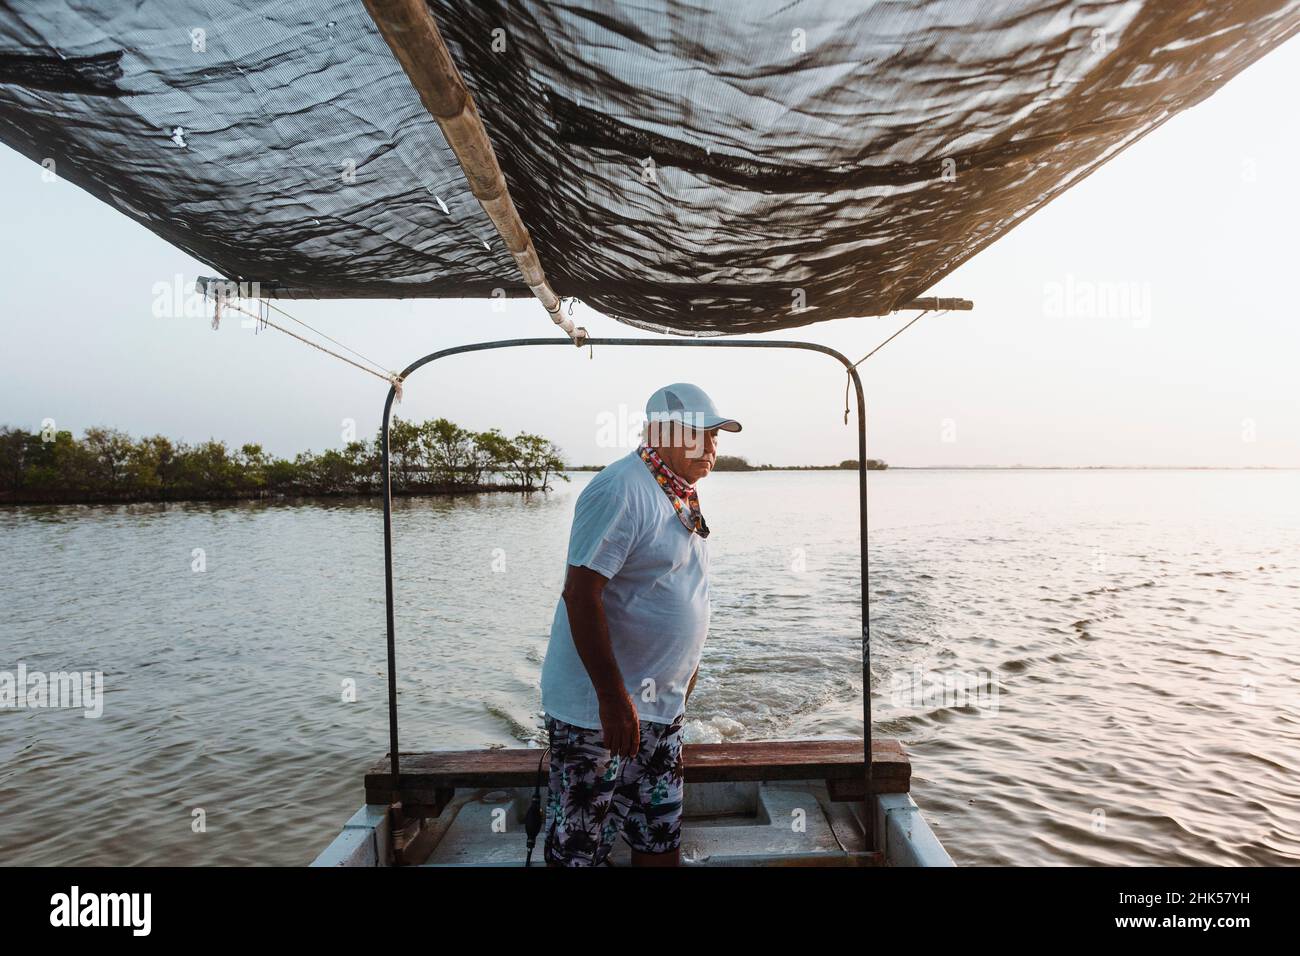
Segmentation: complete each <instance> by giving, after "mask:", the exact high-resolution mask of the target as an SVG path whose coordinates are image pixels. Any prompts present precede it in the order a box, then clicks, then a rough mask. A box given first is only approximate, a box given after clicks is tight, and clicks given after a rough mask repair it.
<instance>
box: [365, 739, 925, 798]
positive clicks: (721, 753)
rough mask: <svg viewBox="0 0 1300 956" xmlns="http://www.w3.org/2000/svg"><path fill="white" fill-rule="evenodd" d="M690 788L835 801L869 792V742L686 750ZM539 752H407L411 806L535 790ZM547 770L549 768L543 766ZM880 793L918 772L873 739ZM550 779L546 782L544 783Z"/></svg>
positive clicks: (382, 768)
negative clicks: (743, 789)
mask: <svg viewBox="0 0 1300 956" xmlns="http://www.w3.org/2000/svg"><path fill="white" fill-rule="evenodd" d="M683 751H684V752H683V763H684V764H685V774H686V782H687V783H716V782H723V781H756V780H825V781H828V783H830V785H831V786H832V787H833V788H834V790H835V799H854V798H855V797H854V796H853V795H854V794H856V795H857V796H856V799H861V798H862V796H863V795H864V794H865V791H866V787H865V780H864V777H865V774H864V772H863V761H862V742H861V741H857V740H761V741H740V742H733V743H722V744H686V745H685V747H684V748H683ZM541 757H542V753H541V751H539V750H524V749H511V750H437V751H431V752H426V753H402V754H401V767H402V793H401V797H402V799H403V802H404V803H416V804H421V803H423V804H436V803H442V802H445V796H446V791H447V790H448V789H476V790H477V789H485V788H492V787H531V786H532V785H533V784H534V783H535V782H536V779H537V767H538V761H539V760H541ZM542 769H543V770H545V769H546V766H545V764H544V763H543V764H542ZM871 772H872V791H873V792H874V793H906V792H907V790H908V787H909V786H910V784H911V776H912V767H911V763H910V762H909V760H908V758H907V754H906V752H905V751H904V750H903V746H902V744H901V743H899V742H898V741H897V740H893V739H886V740H873V741H872V762H871ZM543 779H544V778H543ZM394 796H395V794H394V793H393V787H392V775H391V774H390V773H389V762H388V758H387V757H385V758H384V759H383V760H382V761H380V762H379V763H377V764H375V766H374V767H372V768H371V769H370V771H369V772H368V773H367V774H366V802H367V803H381V804H385V803H388V802H390V801H391V800H392V799H393V798H394Z"/></svg>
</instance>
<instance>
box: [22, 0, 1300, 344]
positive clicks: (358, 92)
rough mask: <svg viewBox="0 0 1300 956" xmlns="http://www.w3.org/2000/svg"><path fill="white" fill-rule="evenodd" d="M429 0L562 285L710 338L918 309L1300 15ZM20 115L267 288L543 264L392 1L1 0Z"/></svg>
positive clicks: (1239, 8) (480, 285) (486, 273)
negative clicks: (403, 53) (473, 155)
mask: <svg viewBox="0 0 1300 956" xmlns="http://www.w3.org/2000/svg"><path fill="white" fill-rule="evenodd" d="M430 8H431V10H432V12H433V14H434V17H435V19H436V21H437V23H438V25H439V28H440V29H441V31H442V34H443V36H444V38H445V40H446V42H447V45H448V47H449V49H450V50H451V52H452V55H453V57H454V59H455V60H456V63H457V64H458V66H459V67H460V70H461V72H462V74H463V75H464V77H465V81H466V84H467V85H468V86H469V88H470V90H471V92H472V93H473V95H474V97H475V100H476V102H477V104H478V109H479V113H480V114H481V116H482V118H483V122H484V124H485V126H486V128H487V130H488V133H489V136H490V137H491V139H492V142H493V145H494V147H495V149H496V152H497V156H498V158H499V160H500V163H501V166H502V169H503V170H504V172H505V176H506V180H507V182H508V184H509V187H510V191H511V194H512V195H513V197H514V200H515V203H516V205H517V207H518V209H519V212H520V214H521V216H522V218H523V221H524V223H525V224H526V225H527V227H528V229H529V231H530V232H531V233H532V236H533V240H534V243H535V245H536V247H537V251H538V254H539V255H540V257H541V261H542V264H543V266H544V268H545V269H546V272H547V276H548V278H549V279H550V282H551V285H552V286H553V287H554V289H555V290H556V291H557V292H558V293H560V294H561V295H566V296H577V297H579V298H581V299H582V300H583V301H585V302H587V303H588V304H589V305H591V306H592V307H594V308H596V309H597V310H599V311H601V312H604V313H605V314H607V315H610V316H613V317H614V318H617V319H619V320H620V321H623V322H626V323H629V324H631V325H636V326H641V327H644V328H652V329H658V330H673V331H681V332H690V333H695V334H713V333H739V332H755V331H765V330H772V329H780V328H788V327H792V326H798V325H804V324H807V323H810V322H817V321H821V320H825V319H832V318H841V317H847V316H860V315H877V314H883V313H886V312H888V311H890V310H891V309H893V308H895V307H897V306H898V305H900V304H901V303H902V302H904V301H907V300H908V299H911V298H913V297H915V296H918V295H921V294H922V293H924V292H925V291H927V290H928V289H929V288H930V287H931V286H932V285H933V284H934V283H935V282H937V281H938V280H939V279H941V278H942V277H943V276H944V275H946V274H947V273H949V272H950V271H952V270H953V269H954V268H955V267H956V266H957V265H958V264H960V263H961V262H963V261H964V260H966V259H967V258H969V257H970V256H971V255H973V254H974V253H975V252H977V251H978V250H979V249H981V248H982V247H984V246H985V245H987V244H988V243H989V242H991V241H992V240H994V239H996V238H997V237H998V236H1000V235H1002V234H1003V233H1005V232H1006V231H1007V230H1008V229H1010V228H1011V227H1012V226H1014V225H1015V224H1016V223H1017V222H1019V221H1020V220H1021V219H1023V218H1024V217H1025V216H1027V215H1029V214H1030V213H1031V212H1033V211H1034V210H1035V209H1037V208H1039V207H1040V206H1041V205H1043V204H1044V203H1046V202H1048V201H1050V200H1051V199H1052V198H1053V197H1054V196H1055V195H1057V194H1059V193H1060V192H1061V191H1062V190H1064V189H1067V188H1069V186H1070V185H1072V184H1073V183H1075V182H1077V181H1078V180H1079V179H1080V178H1082V177H1083V176H1085V175H1087V174H1088V172H1090V171H1091V170H1092V169H1095V168H1096V167H1097V166H1098V165H1100V164H1101V163H1103V162H1105V161H1106V160H1107V159H1109V158H1111V157H1112V156H1114V155H1115V154H1116V153H1117V152H1118V151H1119V150H1121V149H1123V148H1124V147H1125V146H1126V145H1128V144H1130V143H1132V142H1133V141H1134V140H1136V139H1137V138H1139V137H1141V136H1142V135H1144V134H1145V133H1147V132H1149V131H1150V130H1151V129H1153V128H1155V127H1156V126H1158V125H1159V124H1160V123H1162V122H1163V121H1164V120H1166V119H1167V118H1169V117H1170V116H1172V115H1174V114H1176V113H1177V112H1179V111H1180V110H1183V109H1186V108H1187V107H1189V106H1191V105H1193V104H1195V103H1196V102H1198V101H1199V100H1201V99H1203V98H1204V97H1205V96H1207V95H1209V94H1210V93H1212V92H1213V91H1214V90H1215V89H1217V88H1218V87H1219V86H1220V85H1221V84H1222V83H1224V82H1225V81H1226V80H1228V79H1229V78H1231V77H1232V76H1233V75H1234V74H1235V73H1237V72H1238V71H1239V70H1241V69H1243V68H1244V67H1245V66H1247V65H1249V64H1250V63H1251V62H1252V61H1254V60H1255V59H1257V58H1258V57H1260V56H1262V55H1263V54H1264V53H1266V52H1267V51H1268V50H1270V49H1271V48H1273V47H1274V46H1276V45H1277V44H1278V43H1280V42H1282V41H1283V40H1285V39H1286V38H1288V37H1290V36H1291V35H1293V34H1294V33H1295V32H1296V31H1297V29H1300V0H1256V2H1213V3H1212V2H1205V3H1191V2H1175V0H1167V2H1141V0H1133V2H1112V3H1077V4H1076V3H1059V2H1058V3H1047V2H1035V0H1022V2H955V0H934V2H916V3H905V2H874V3H868V2H863V3H851V2H846V0H835V2H792V0H745V2H741V0H737V2H733V3H698V2H697V3H688V2H680V0H642V2H638V3H628V4H618V5H615V4H611V3H597V2H591V3H573V2H562V3H541V2H531V0H524V2H520V0H509V2H507V0H433V2H431V4H430ZM0 139H3V141H4V142H6V143H8V144H9V145H11V146H12V147H14V148H15V149H17V150H18V151H20V152H22V153H23V154H25V155H26V156H28V157H30V158H31V159H33V160H35V161H37V162H45V163H46V164H47V166H49V165H51V164H52V167H53V169H54V171H55V172H56V173H57V175H59V176H60V177H63V178H65V179H67V180H70V181H72V182H74V183H76V184H78V185H80V186H81V187H83V188H85V189H86V190H88V191H89V192H91V193H92V194H94V195H95V196H97V197H99V198H101V199H103V200H104V201H106V202H109V203H111V204H112V205H114V206H115V207H116V208H118V209H120V210H121V211H122V212H123V213H125V214H126V215H128V216H130V217H131V218H133V219H135V220H137V221H139V222H141V223H143V224H144V225H145V226H146V227H148V228H149V229H151V230H152V231H154V232H155V233H157V234H158V235H160V236H162V237H163V238H164V239H166V240H168V241H169V242H172V243H174V244H175V245H176V246H178V247H180V248H181V249H183V250H185V251H186V252H187V253H189V254H190V255H192V256H194V257H195V258H197V259H199V260H201V261H203V262H204V263H207V264H209V265H210V266H211V267H212V268H213V269H214V270H216V271H218V272H220V273H221V274H222V275H224V276H226V277H229V278H235V279H242V280H249V281H252V280H256V281H259V282H261V283H262V288H263V291H265V292H271V293H274V294H278V295H284V296H319V297H349V298H360V297H411V296H419V297H430V296H442V297H461V296H489V295H492V294H494V290H498V291H495V294H498V295H500V294H504V295H511V296H515V295H526V294H527V289H526V287H525V286H524V285H523V284H522V282H521V280H520V278H519V275H518V273H517V271H516V269H515V265H514V262H513V260H512V258H511V256H510V254H509V253H508V252H507V251H506V249H505V248H504V246H503V244H502V242H501V240H500V238H499V237H498V236H497V235H496V233H495V231H494V230H493V227H492V224H491V222H490V221H489V220H488V218H487V216H486V215H485V214H484V212H483V211H482V209H481V208H480V207H479V206H478V203H477V202H476V200H475V199H474V198H473V196H472V195H471V194H470V192H469V187H468V185H467V183H466V181H465V178H464V176H463V175H462V173H461V171H460V168H459V166H458V165H457V163H456V159H455V157H454V156H453V155H452V153H451V151H450V150H449V148H448V147H447V145H446V142H445V141H444V140H443V138H442V134H441V132H440V130H439V129H438V126H437V124H436V123H435V122H434V120H433V119H432V118H431V117H430V116H429V115H428V114H427V112H426V111H425V110H424V108H423V107H422V105H421V103H420V100H419V97H418V96H417V95H416V93H415V92H414V90H413V89H412V88H411V85H410V83H409V81H408V79H407V77H406V75H405V74H404V73H403V71H402V68H401V66H400V65H399V64H398V62H397V60H396V59H395V58H394V56H393V55H392V53H391V51H390V50H389V48H388V47H387V45H386V44H385V42H384V40H383V39H382V38H381V37H380V35H379V32H378V30H377V28H376V27H375V25H374V23H373V22H372V21H371V20H370V18H369V16H368V15H367V13H366V11H365V8H364V7H363V6H362V5H361V3H360V2H347V3H308V2H298V0H289V2H283V0H282V2H266V3H258V2H247V3H231V2H226V0H129V2H128V0H88V2H86V3H72V2H66V0H64V2H58V0H25V2H3V0H0ZM954 291H960V290H954Z"/></svg>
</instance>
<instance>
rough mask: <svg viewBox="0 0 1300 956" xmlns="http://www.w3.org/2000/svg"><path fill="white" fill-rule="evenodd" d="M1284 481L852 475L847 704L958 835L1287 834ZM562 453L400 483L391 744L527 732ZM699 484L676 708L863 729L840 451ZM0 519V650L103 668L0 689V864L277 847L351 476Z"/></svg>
mask: <svg viewBox="0 0 1300 956" xmlns="http://www.w3.org/2000/svg"><path fill="white" fill-rule="evenodd" d="M1298 477H1300V476H1298V475H1297V474H1296V473H1294V472H1130V471H1118V472H1106V471H1052V472H978V471H966V472H943V471H930V472H904V471H894V472H886V473H874V474H872V476H871V496H872V498H871V500H872V527H873V532H872V542H871V549H870V557H871V562H872V581H871V583H872V602H873V604H872V619H873V666H874V672H875V673H874V685H875V703H874V706H875V717H876V732H877V733H878V734H881V735H888V736H897V737H900V738H901V739H902V740H903V741H904V742H905V744H906V746H907V747H908V749H909V751H910V752H911V754H912V758H913V764H914V774H915V776H914V790H913V795H914V796H915V798H916V800H917V802H918V803H919V804H920V805H921V807H922V809H923V810H924V811H925V813H926V815H927V817H928V819H929V820H930V822H931V824H932V825H933V826H934V828H935V830H936V832H937V833H938V835H939V837H940V839H941V840H942V841H943V843H944V845H945V846H946V847H947V848H948V850H949V851H950V852H951V853H952V855H953V857H954V858H955V859H956V860H957V862H958V863H984V864H1148V863H1153V864H1174V865H1181V864H1229V865H1231V864H1247V863H1253V864H1280V863H1289V864H1295V863H1297V862H1300V783H1297V780H1298V779H1300V641H1298V638H1297V622H1298V621H1300V494H1297V492H1300V481H1297V478H1298ZM588 480H590V475H586V474H583V475H575V476H574V480H573V482H572V484H570V485H561V486H560V488H559V489H558V490H557V491H555V492H553V493H551V494H550V495H547V496H542V497H537V498H534V499H532V500H528V501H525V500H523V499H522V498H519V497H515V496H509V495H496V496H484V497H481V498H471V499H466V500H460V501H456V502H454V503H452V502H448V501H432V500H420V501H402V502H399V503H398V506H397V513H396V528H397V531H396V544H395V554H396V556H397V557H396V580H397V600H398V609H399V611H398V613H399V620H398V640H399V648H398V655H399V657H398V661H399V667H400V675H401V679H400V684H401V698H400V701H401V703H400V707H401V717H402V724H401V726H402V746H403V749H427V748H435V747H439V748H449V747H486V746H493V745H498V746H499V745H506V746H520V744H521V742H528V743H533V744H535V743H536V741H537V740H539V739H540V713H539V692H538V677H539V674H540V668H541V662H542V656H543V653H544V651H545V647H546V634H547V627H548V625H549V622H550V618H551V612H552V609H553V607H554V601H555V599H556V595H557V593H558V587H559V583H560V580H561V576H562V571H563V562H564V547H565V542H566V538H567V530H568V521H569V518H570V515H571V512H572V508H573V498H574V496H575V495H576V493H577V492H578V491H579V490H580V489H581V487H582V486H583V485H584V484H585V483H586V482H587V481H588ZM701 493H702V499H703V502H704V509H705V514H706V515H707V516H708V519H709V525H710V527H711V528H712V529H713V535H712V537H711V538H710V542H711V547H712V549H713V558H712V563H713V575H714V581H713V586H714V602H715V603H714V615H713V631H712V634H711V635H710V638H709V643H708V645H707V646H706V648H705V656H704V662H703V666H702V669H701V676H700V684H699V686H698V688H697V690H696V695H695V697H694V699H693V701H692V706H691V712H690V713H689V714H688V716H689V717H690V718H691V720H692V724H691V728H690V729H691V732H692V734H693V735H694V736H695V738H696V739H715V740H716V739H722V738H724V737H725V738H750V739H757V738H773V737H795V736H848V735H860V734H861V732H862V722H861V710H860V707H861V704H860V699H861V693H862V682H861V678H860V673H859V660H860V658H859V644H858V641H859V630H858V628H859V623H858V620H857V617H856V615H857V606H858V604H857V600H858V598H857V595H858V565H857V523H856V512H855V508H856V479H855V476H854V475H852V474H848V473H802V474H801V473H769V474H747V475H746V474H720V475H714V476H712V477H710V478H708V479H707V480H706V481H705V482H704V483H703V484H702V485H701ZM0 541H2V542H3V548H2V549H0V582H3V585H2V586H3V589H4V592H3V601H2V602H0V671H5V670H7V671H11V672H12V671H14V670H16V668H17V664H18V662H20V661H21V662H22V663H24V664H25V665H26V666H27V668H28V669H29V670H42V671H61V670H100V671H103V672H104V675H105V677H104V679H105V696H104V713H103V716H102V717H101V718H100V719H97V720H94V719H85V718H84V717H82V715H81V713H80V712H79V711H69V710H50V709H44V710H36V709H26V710H0V758H3V759H2V761H0V805H2V806H3V808H4V812H3V814H0V864H20V863H84V864H144V863H152V864H202V863H220V864H250V863H278V864H301V863H307V862H309V861H310V860H311V859H312V858H313V857H314V856H315V854H316V853H317V852H318V851H319V850H320V849H321V848H323V847H324V846H325V845H326V844H327V843H328V842H329V841H330V840H331V839H332V838H333V837H334V835H335V834H336V833H337V831H338V828H339V826H340V824H341V823H342V822H343V821H344V820H345V819H346V818H347V817H348V816H349V815H350V814H351V813H352V811H353V810H355V809H356V808H357V807H358V806H359V805H360V804H361V802H362V799H363V793H362V788H361V775H362V773H363V772H364V770H365V769H366V768H367V767H368V766H369V765H370V764H372V763H373V762H374V761H376V760H377V759H378V758H380V757H381V756H382V755H383V754H384V753H385V751H386V749H387V746H386V744H387V739H386V734H387V722H386V716H385V704H384V695H385V688H384V677H383V675H384V615H383V591H382V587H383V576H382V568H383V566H382V532H381V524H380V512H379V509H378V507H377V503H376V502H362V503H324V504H301V505H269V506H264V505H239V506H200V505H171V506H132V507H93V508H90V507H60V508H22V509H0ZM195 549H202V551H203V556H202V557H203V561H204V563H205V570H202V571H196V570H194V567H195V565H196V560H197V559H196V557H195ZM945 681H946V685H945ZM348 686H354V687H355V697H356V700H355V702H350V701H348V700H345V697H348V696H349V695H348V694H347V692H346V688H347V687H348ZM197 810H201V811H202V818H203V819H204V820H205V822H206V831H205V832H194V829H195V828H194V825H193V822H192V821H194V820H195V819H196V816H195V814H196V811H197Z"/></svg>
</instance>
